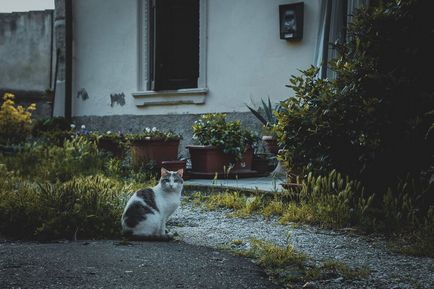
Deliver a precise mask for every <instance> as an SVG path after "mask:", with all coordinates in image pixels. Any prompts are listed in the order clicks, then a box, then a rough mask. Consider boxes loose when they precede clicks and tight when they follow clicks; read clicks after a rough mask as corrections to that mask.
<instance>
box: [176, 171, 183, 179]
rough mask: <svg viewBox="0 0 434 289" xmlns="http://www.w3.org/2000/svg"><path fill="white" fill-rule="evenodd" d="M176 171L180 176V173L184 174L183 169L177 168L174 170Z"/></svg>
mask: <svg viewBox="0 0 434 289" xmlns="http://www.w3.org/2000/svg"><path fill="white" fill-rule="evenodd" d="M176 173H177V174H178V176H180V177H181V178H182V175H183V174H184V169H179V170H177V171H176Z"/></svg>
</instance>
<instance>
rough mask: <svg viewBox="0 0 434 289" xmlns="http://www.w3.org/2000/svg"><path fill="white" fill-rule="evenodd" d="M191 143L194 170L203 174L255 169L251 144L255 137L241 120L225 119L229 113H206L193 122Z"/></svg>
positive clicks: (209, 174)
mask: <svg viewBox="0 0 434 289" xmlns="http://www.w3.org/2000/svg"><path fill="white" fill-rule="evenodd" d="M193 134H194V135H193V138H194V139H195V140H196V141H197V143H198V145H189V146H187V148H188V149H189V152H190V157H191V165H192V173H193V174H196V176H198V175H202V176H204V177H214V176H215V174H217V175H226V176H229V175H235V174H237V175H242V173H248V172H253V171H252V159H253V149H252V144H253V143H254V141H255V138H256V136H255V135H254V134H253V133H252V132H250V131H249V130H247V129H244V128H242V127H241V123H240V121H231V122H227V121H226V114H223V113H216V114H204V115H202V116H201V117H200V119H199V120H197V121H195V123H194V125H193Z"/></svg>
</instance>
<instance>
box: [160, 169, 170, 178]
mask: <svg viewBox="0 0 434 289" xmlns="http://www.w3.org/2000/svg"><path fill="white" fill-rule="evenodd" d="M168 173H169V171H168V170H166V169H165V168H161V176H162V177H164V176H167V174H168Z"/></svg>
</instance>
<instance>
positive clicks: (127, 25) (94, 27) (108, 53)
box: [72, 0, 140, 116]
mask: <svg viewBox="0 0 434 289" xmlns="http://www.w3.org/2000/svg"><path fill="white" fill-rule="evenodd" d="M136 16H137V1H136V0H123V1H119V0H91V1H89V0H74V1H73V23H74V31H73V35H74V43H73V46H74V48H73V63H74V64H73V70H74V73H73V83H74V84H73V87H74V90H73V94H72V96H73V115H76V116H80V115H111V114H128V113H130V114H131V113H140V111H135V110H136V109H135V106H134V104H133V102H132V97H131V95H130V92H132V91H134V90H136V89H137V88H136V86H137V66H138V64H137V30H136V29H137V17H136ZM81 89H85V90H86V91H87V93H88V95H89V98H88V99H87V100H83V99H81V98H77V91H79V90H81ZM112 93H124V94H125V95H126V98H128V99H127V102H126V105H125V106H119V105H115V106H113V107H111V106H110V94H112Z"/></svg>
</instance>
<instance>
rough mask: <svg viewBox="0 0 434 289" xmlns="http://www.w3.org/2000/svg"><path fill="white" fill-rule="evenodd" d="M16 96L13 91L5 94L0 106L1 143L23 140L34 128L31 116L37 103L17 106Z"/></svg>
mask: <svg viewBox="0 0 434 289" xmlns="http://www.w3.org/2000/svg"><path fill="white" fill-rule="evenodd" d="M14 98H15V96H14V95H13V94H12V93H5V94H4V95H3V104H2V105H1V107H0V144H15V143H20V142H23V141H25V140H26V139H27V137H28V136H29V135H30V132H31V129H32V119H31V117H32V112H33V111H34V110H35V109H36V105H35V104H31V105H29V106H28V107H23V106H21V105H19V106H15V102H14Z"/></svg>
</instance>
